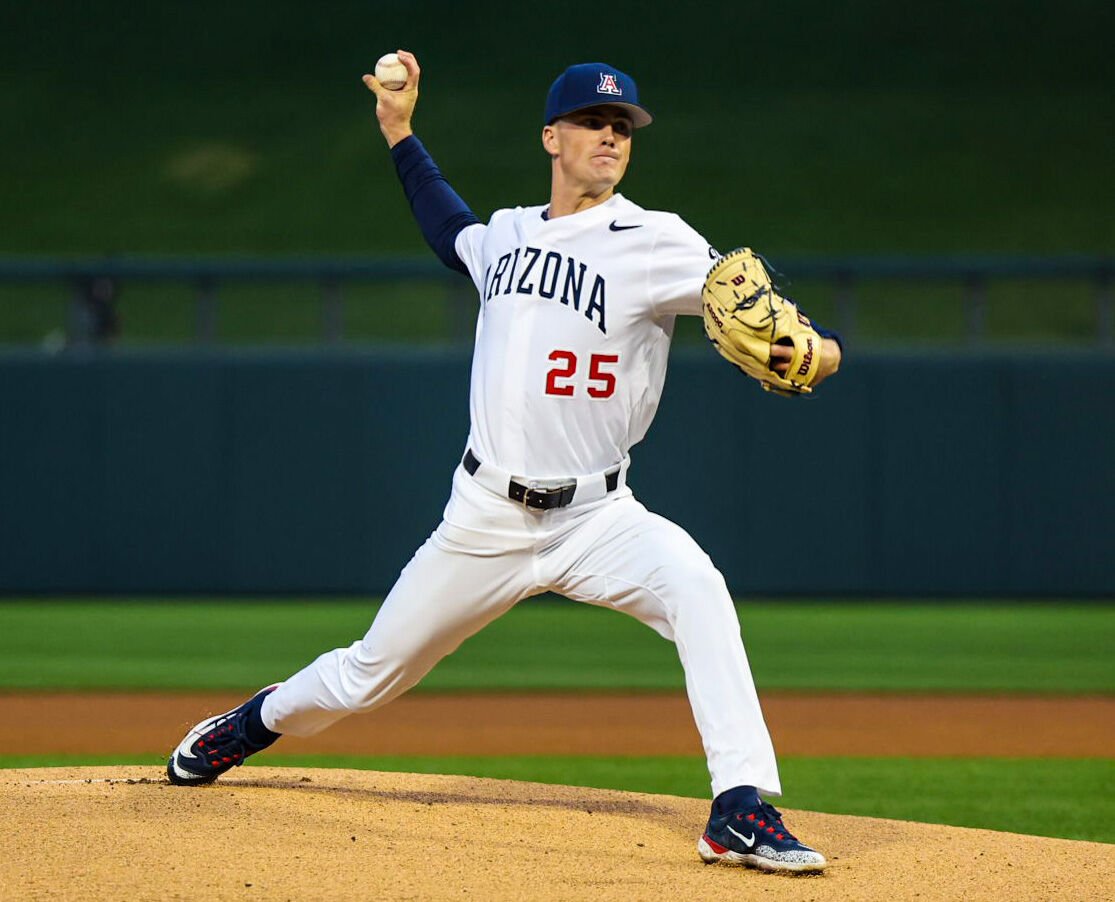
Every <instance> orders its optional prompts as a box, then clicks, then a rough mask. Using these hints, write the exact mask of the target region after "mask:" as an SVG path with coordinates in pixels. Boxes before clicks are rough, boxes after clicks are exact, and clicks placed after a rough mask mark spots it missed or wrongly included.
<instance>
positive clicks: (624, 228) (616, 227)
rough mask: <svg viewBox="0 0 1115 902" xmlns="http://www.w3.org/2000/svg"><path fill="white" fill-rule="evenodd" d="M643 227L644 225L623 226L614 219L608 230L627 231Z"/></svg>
mask: <svg viewBox="0 0 1115 902" xmlns="http://www.w3.org/2000/svg"><path fill="white" fill-rule="evenodd" d="M641 228H642V225H631V226H621V225H619V224H618V223H617V222H616V221H615V220H614V219H613V220H612V222H611V224H610V225H609V226H608V230H609V231H611V232H626V231H627V230H628V229H641Z"/></svg>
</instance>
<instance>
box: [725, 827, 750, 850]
mask: <svg viewBox="0 0 1115 902" xmlns="http://www.w3.org/2000/svg"><path fill="white" fill-rule="evenodd" d="M726 826H728V832H729V833H731V834H732V836H735V837H737V838H738V839H740V840H741V841H742V842H743V844H744V845H745V846H747V848H749V849H750V848H751V847H752V846H753V845H755V834H754V833H752V834H751V835H750V836H744V835H743V834H742V833H736V831H735V830H733V829H732V828H731V826H730V825H726Z"/></svg>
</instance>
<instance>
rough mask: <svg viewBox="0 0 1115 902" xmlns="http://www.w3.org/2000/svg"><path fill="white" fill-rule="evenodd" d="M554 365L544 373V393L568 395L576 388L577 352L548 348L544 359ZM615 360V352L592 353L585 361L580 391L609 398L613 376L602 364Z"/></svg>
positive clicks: (614, 378) (611, 391)
mask: <svg viewBox="0 0 1115 902" xmlns="http://www.w3.org/2000/svg"><path fill="white" fill-rule="evenodd" d="M548 359H549V360H552V361H553V362H554V363H555V364H557V365H556V366H554V367H552V368H551V369H550V371H549V372H547V373H546V394H548V395H559V396H561V397H563V398H572V397H574V396H575V395H576V394H577V393H578V389H579V388H580V385H579V382H580V380H578V379H577V365H578V364H577V355H576V354H574V353H573V352H572V351H551V352H550V356H549V358H548ZM617 363H619V354H593V355H592V356H591V357H589V361H588V378H587V379H586V380H585V384H584V390H585V391H586V392H588V396H589V397H590V398H610V397H611V396H612V395H613V394H615V391H616V375H615V373H613V372H611V371H610V370H609V369H606V367H610V366H613V365H615V364H617Z"/></svg>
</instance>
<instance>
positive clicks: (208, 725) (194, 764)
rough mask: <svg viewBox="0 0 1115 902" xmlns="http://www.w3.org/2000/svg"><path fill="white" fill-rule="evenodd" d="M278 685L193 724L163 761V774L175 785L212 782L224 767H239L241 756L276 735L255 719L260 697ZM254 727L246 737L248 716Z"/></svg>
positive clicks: (257, 715)
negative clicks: (222, 712) (164, 765)
mask: <svg viewBox="0 0 1115 902" xmlns="http://www.w3.org/2000/svg"><path fill="white" fill-rule="evenodd" d="M278 688H279V687H278V684H276V685H274V686H268V687H267V688H266V689H261V690H260V691H259V692H257V693H256V694H255V695H254V696H252V697H251V698H250V699H248V701H246V702H244V704H242V705H240V706H239V707H237V708H233V709H232V710H231V711H226V712H225V713H224V714H218V715H217V716H216V717H210V718H208V719H207V720H203V721H202V722H201V723H199V724H197V726H195V727H194V728H193V729H192V730H190V732H189V733H187V734H186V738H185V739H183V740H182V742H181V743H179V745H178V748H176V749H175V750H174V751H173V752H172V753H171V756H170V759H169V760H168V761H167V763H166V775H167V778H168V779H169V780H170V782H171V783H173V784H175V785H176V786H200V785H202V784H205V783H212V782H213V781H214V780H216V779H217V777H219V776H220V775H221V774H223V773H224V772H225V771H226V770H231V769H232V768H234V767H239V766H240V765H241V764H243V763H244V759H245V758H247V757H248V756H249V755H254V754H255V753H256V752H261V751H263V750H264V749H265V748H267V747H268V746H269V745H271V743H273V742H274V741H275V740H276V739H278V738H279V734H278V733H272V732H271V731H270V730H268V729H267V728H266V727H264V726H263V724H262V721H260V720H259V709H260V708H261V707H262V705H263V700H264V699H265V698H266V697H267V696H268V695H269V694H270V693H272V692H274V691H275V690H276V689H278ZM252 718H254V721H255V724H254V729H252V730H251V733H252V736H251V737H249V730H248V724H249V719H252Z"/></svg>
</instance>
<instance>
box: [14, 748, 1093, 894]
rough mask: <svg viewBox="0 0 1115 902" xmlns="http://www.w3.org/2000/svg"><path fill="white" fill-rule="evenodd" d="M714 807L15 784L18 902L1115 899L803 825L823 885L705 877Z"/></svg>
mask: <svg viewBox="0 0 1115 902" xmlns="http://www.w3.org/2000/svg"><path fill="white" fill-rule="evenodd" d="M707 814H708V805H707V803H706V802H704V801H702V800H696V799H683V798H677V797H674V796H661V795H641V794H635V793H624V792H614V791H610V790H602V789H582V788H578V787H571V786H548V785H542V784H537V783H518V782H511V781H505V780H483V779H477V778H473V777H452V776H429V775H414V774H395V773H377V772H371V771H346V770H320V769H309V768H307V769H302V768H267V767H252V768H246V769H244V770H241V771H236V772H234V774H231V775H229V776H226V777H224V778H222V780H221V781H220V783H218V784H216V785H214V786H211V787H199V788H193V787H191V788H179V787H173V786H170V785H169V784H167V783H166V781H165V778H164V776H163V774H162V772H161V770H159V769H157V768H150V767H89V768H40V769H34V770H6V771H0V816H2V817H3V823H4V824H5V827H6V829H5V830H4V831H3V834H2V837H0V889H2V892H0V896H3V898H11V899H14V898H19V899H45V898H59V897H63V898H66V899H86V898H88V899H94V898H96V899H101V898H126V899H160V900H162V899H190V900H196V899H199V898H205V899H257V898H258V899H344V900H346V902H349V900H352V899H361V898H362V899H392V900H394V899H422V900H426V899H449V898H452V899H458V900H459V899H482V900H503V899H547V900H548V899H593V900H599V899H604V900H607V899H622V900H624V902H630V900H637V899H655V900H658V899H663V898H666V899H697V898H733V897H736V898H752V897H759V896H760V895H763V894H766V893H770V892H777V894H778V898H779V900H780V902H793V900H799V899H800V900H816V902H823V900H829V899H832V900H837V899H839V900H855V899H864V900H866V899H873V900H874V899H878V900H884V899H885V900H904V899H911V900H912V899H917V900H919V902H925V900H933V899H941V900H945V899H947V900H955V899H961V898H963V899H1004V898H1009V899H1011V900H1012V902H1019V900H1024V899H1035V900H1036V899H1041V900H1048V899H1054V898H1066V899H1074V900H1083V899H1104V898H1110V891H1111V887H1112V886H1115V846H1110V845H1104V844H1101V843H1088V842H1073V841H1069V840H1061V839H1043V838H1040V837H1033V836H1018V835H1015V834H1009V833H996V832H992V831H989V830H971V829H961V828H954V827H941V826H935V825H931V824H916V823H907V822H903V821H890V820H880V819H875V818H862V817H842V816H836V815H830V814H817V813H812V812H807V811H795V812H787V820H788V822H789V824H790V826H791V827H792V828H793V829H794V830H795V832H797V833H798V834H799V835H801V836H803V837H805V838H806V839H807V840H808V841H810V842H811V843H813V844H815V845H816V846H817V847H818V848H820V849H821V850H822V851H824V852H825V853H826V854H827V855H828V856H829V859H830V861H831V864H830V867H829V870H828V871H827V872H826V873H825V875H824V876H821V877H795V878H790V877H778V876H770V875H766V874H761V873H758V872H755V871H750V870H743V869H738V868H730V867H725V866H722V865H715V866H706V865H704V864H702V863H701V861H700V859H699V858H698V857H697V854H696V851H695V848H694V847H695V843H696V839H697V836H698V834H699V832H700V829H701V828H702V827H703V825H704V819H705V817H706V816H707Z"/></svg>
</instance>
